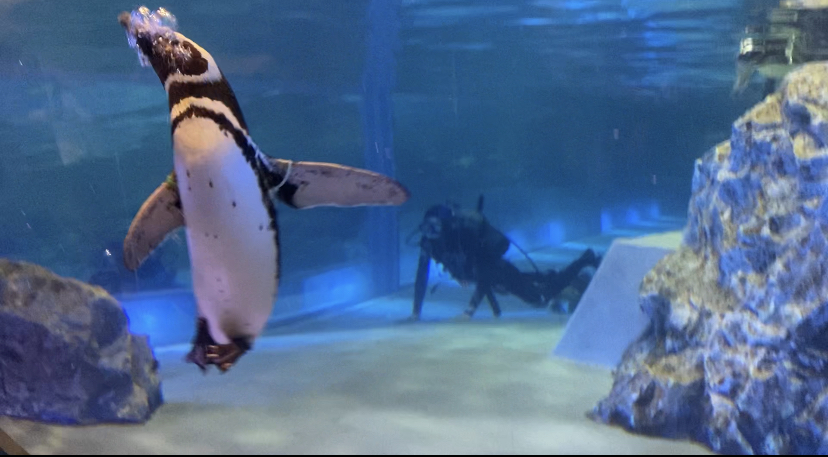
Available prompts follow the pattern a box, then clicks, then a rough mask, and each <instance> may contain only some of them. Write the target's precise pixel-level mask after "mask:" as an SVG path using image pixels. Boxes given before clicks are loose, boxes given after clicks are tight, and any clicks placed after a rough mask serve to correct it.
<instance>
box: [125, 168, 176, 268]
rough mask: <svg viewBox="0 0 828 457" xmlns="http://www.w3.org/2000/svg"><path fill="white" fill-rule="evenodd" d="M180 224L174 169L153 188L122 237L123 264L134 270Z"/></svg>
mask: <svg viewBox="0 0 828 457" xmlns="http://www.w3.org/2000/svg"><path fill="white" fill-rule="evenodd" d="M182 226H184V213H183V212H182V211H181V198H180V196H179V195H178V182H177V181H176V178H175V172H173V173H170V175H169V176H168V177H167V179H166V180H165V181H164V182H163V183H162V184H161V185H160V186H158V188H157V189H155V192H153V193H152V195H150V196H149V198H147V200H146V201H145V202H144V204H143V205H141V209H139V210H138V214H136V215H135V218H134V219H133V220H132V224H131V225H130V227H129V231H128V232H127V236H126V238H125V239H124V265H125V266H126V267H127V269H129V270H130V271H135V270H137V269H138V267H139V266H141V263H143V262H144V260H146V258H147V257H149V255H150V254H152V251H154V250H155V248H157V247H158V246H159V245H160V244H161V243H162V242H163V241H164V240H165V239H166V238H167V236H169V235H170V233H172V232H173V231H174V230H175V229H177V228H179V227H182Z"/></svg>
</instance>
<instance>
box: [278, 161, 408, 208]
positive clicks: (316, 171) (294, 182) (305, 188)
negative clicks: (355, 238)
mask: <svg viewBox="0 0 828 457" xmlns="http://www.w3.org/2000/svg"><path fill="white" fill-rule="evenodd" d="M270 165H271V167H272V172H273V173H274V175H277V177H278V179H273V180H272V181H275V182H274V187H273V188H272V189H271V192H275V194H276V197H278V198H279V200H281V201H282V202H284V203H285V204H287V205H289V206H292V207H294V208H299V209H305V208H313V207H315V206H344V207H353V206H367V205H371V206H381V205H382V206H385V205H394V206H397V205H402V204H403V203H405V202H406V201H407V200H408V198H409V196H410V193H409V192H408V189H406V188H405V187H404V186H403V185H402V184H400V183H399V182H397V181H396V180H394V179H392V178H390V177H388V176H386V175H383V174H381V173H376V172H373V171H369V170H364V169H362V168H353V167H348V166H345V165H339V164H335V163H324V162H292V161H290V160H283V159H270Z"/></svg>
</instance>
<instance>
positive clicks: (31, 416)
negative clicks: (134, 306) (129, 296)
mask: <svg viewBox="0 0 828 457" xmlns="http://www.w3.org/2000/svg"><path fill="white" fill-rule="evenodd" d="M157 368H158V362H157V361H156V360H155V357H154V355H153V353H152V349H151V348H150V347H149V343H148V341H147V338H146V337H144V336H135V335H132V334H130V332H129V329H128V321H127V316H126V314H124V311H123V309H122V308H121V305H120V304H118V302H117V301H115V300H114V299H113V298H112V297H111V296H109V295H108V294H107V293H106V292H105V291H104V290H103V289H100V288H98V287H94V286H89V285H87V284H84V283H82V282H79V281H75V280H73V279H65V278H61V277H59V276H56V275H54V274H53V273H51V272H49V271H48V270H46V269H44V268H41V267H39V266H37V265H33V264H29V263H22V262H12V261H9V260H4V259H0V392H2V395H0V415H5V416H11V417H16V418H23V419H28V420H34V421H41V422H49V423H57V424H66V425H89V424H98V423H140V422H145V421H147V420H148V419H149V418H150V416H151V415H152V413H153V412H154V411H155V410H156V409H157V408H158V407H159V406H161V404H162V401H163V400H162V396H161V386H160V380H159V377H158V372H157Z"/></svg>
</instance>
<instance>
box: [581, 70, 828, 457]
mask: <svg viewBox="0 0 828 457" xmlns="http://www.w3.org/2000/svg"><path fill="white" fill-rule="evenodd" d="M826 235H828V64H825V63H814V64H808V65H806V66H804V67H803V68H801V69H799V70H797V71H795V72H793V73H791V74H790V75H789V76H788V77H787V79H786V81H785V83H784V84H783V86H782V88H781V89H780V92H778V93H776V94H773V95H771V96H769V97H767V98H766V99H765V100H764V101H763V102H762V103H760V104H758V105H757V106H755V107H754V108H752V109H751V110H750V111H748V112H747V113H746V114H745V115H744V116H742V117H741V118H740V119H738V120H737V121H736V122H735V123H734V124H733V134H732V137H731V139H730V141H729V142H725V143H722V144H720V145H718V146H716V147H715V148H714V149H712V150H711V151H709V152H708V153H707V154H705V155H704V157H703V158H702V159H700V160H698V161H697V162H696V169H695V174H694V176H693V185H692V197H691V200H690V205H689V214H688V224H687V227H686V228H685V233H684V243H683V245H682V246H681V247H680V248H679V250H678V251H676V252H675V253H673V254H670V255H668V256H666V257H665V258H664V259H662V260H661V261H660V262H659V263H658V264H657V265H656V267H655V268H654V269H653V270H652V271H651V272H650V273H649V274H647V276H646V277H645V278H644V280H643V282H642V284H641V299H640V304H641V308H642V310H643V311H644V312H645V313H646V314H647V315H648V316H649V317H650V320H651V323H650V326H649V328H648V330H647V331H646V332H645V333H644V334H643V335H642V336H641V337H640V339H639V340H638V341H636V342H635V343H634V344H632V345H631V346H630V347H629V348H628V349H627V351H626V353H625V355H624V358H623V360H622V362H621V364H620V365H619V366H618V367H617V369H616V370H615V372H614V379H615V382H614V385H613V388H612V391H611V393H610V395H609V396H608V397H607V398H606V399H604V400H603V401H601V402H600V403H599V404H598V405H597V406H596V408H595V409H594V411H593V412H592V414H591V416H592V417H593V418H594V419H596V420H599V421H603V422H606V423H613V424H618V425H622V426H624V427H625V428H626V429H628V430H630V431H634V432H639V433H644V434H649V435H657V436H664V437H671V438H690V439H693V440H697V441H699V442H702V443H704V444H706V445H707V446H709V447H710V448H712V449H713V450H714V451H717V452H722V453H737V454H813V453H822V454H824V453H828V242H826Z"/></svg>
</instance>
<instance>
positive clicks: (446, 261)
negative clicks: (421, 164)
mask: <svg viewBox="0 0 828 457" xmlns="http://www.w3.org/2000/svg"><path fill="white" fill-rule="evenodd" d="M453 206H454V207H452V206H449V205H434V206H432V207H431V208H429V209H428V210H427V211H426V213H425V216H424V218H423V222H422V223H421V224H420V227H419V229H418V230H416V231H414V232H413V233H412V234H411V235H409V237H408V241H409V242H410V240H411V238H412V237H413V236H414V235H416V234H417V233H420V234H421V237H420V241H419V247H420V258H419V263H418V265H417V279H416V282H415V287H414V309H413V313H412V315H411V317H409V318H408V320H409V321H416V320H419V319H420V314H421V312H422V309H423V300H424V299H425V294H426V288H427V285H428V284H427V283H428V272H429V267H430V263H431V260H432V259H433V260H434V261H435V262H437V263H439V264H442V265H443V268H444V269H446V270H447V271H448V272H449V273H450V274H451V276H452V277H453V278H454V279H455V280H456V281H458V282H459V283H460V284H462V285H466V284H469V283H474V284H475V290H474V293H473V294H472V297H471V301H470V302H469V306H468V308H467V309H466V311H465V312H464V313H463V314H462V315H461V316H460V318H462V319H471V317H472V315H473V314H474V312H475V311H476V310H477V308H478V306H480V302H481V301H483V298H484V297H485V298H486V299H487V300H488V302H489V305H490V306H491V307H492V313H493V314H494V316H495V317H500V315H501V310H500V305H499V304H498V302H497V298H496V297H495V293H496V292H497V293H501V294H512V295H515V296H517V297H519V298H520V299H521V300H523V301H524V302H526V303H528V304H529V305H531V306H532V307H535V308H543V307H546V306H547V305H548V304H549V303H550V301H551V300H552V299H553V298H554V297H555V296H557V295H558V294H560V293H561V291H563V290H564V289H566V288H567V287H569V286H570V285H575V284H577V283H578V282H579V281H581V282H583V278H581V277H579V273H580V272H581V270H583V269H584V268H587V267H589V266H593V267H595V268H597V267H598V264H599V263H600V257H597V256H596V255H595V252H594V251H593V250H592V249H587V250H586V251H585V252H584V253H583V254H582V255H581V257H580V258H578V259H577V260H575V261H574V262H572V263H571V264H570V265H569V266H567V267H566V268H565V269H563V270H562V271H556V270H554V269H553V270H549V271H547V272H545V273H543V272H541V271H540V270H538V268H537V266H535V271H534V272H522V271H520V270H518V268H517V267H516V266H515V265H513V264H512V263H511V262H509V261H508V260H506V259H504V258H503V255H504V254H506V251H508V250H509V246H510V245H511V244H513V243H512V242H511V241H510V240H509V238H507V237H506V235H504V234H503V233H501V232H500V231H499V230H497V229H496V228H494V227H493V226H492V225H491V224H489V221H488V220H487V219H486V218H485V216H483V213H482V211H483V196H482V195H481V196H480V198H479V200H478V203H477V210H476V211H462V210H460V209H459V208H458V207H456V205H453ZM515 247H517V248H518V249H520V247H518V246H517V245H515ZM520 250H521V252H523V250H522V249H520ZM523 254H524V255H526V257H527V259H529V261H530V262H532V259H531V258H529V256H528V255H527V254H526V253H525V252H523ZM532 265H533V266H534V262H532ZM576 287H577V286H576ZM582 287H583V284H582Z"/></svg>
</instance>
